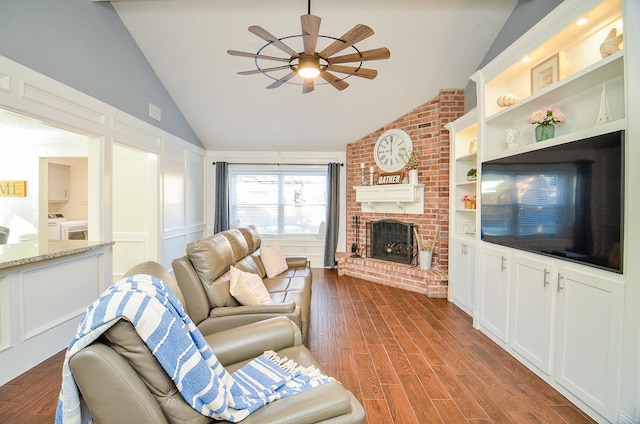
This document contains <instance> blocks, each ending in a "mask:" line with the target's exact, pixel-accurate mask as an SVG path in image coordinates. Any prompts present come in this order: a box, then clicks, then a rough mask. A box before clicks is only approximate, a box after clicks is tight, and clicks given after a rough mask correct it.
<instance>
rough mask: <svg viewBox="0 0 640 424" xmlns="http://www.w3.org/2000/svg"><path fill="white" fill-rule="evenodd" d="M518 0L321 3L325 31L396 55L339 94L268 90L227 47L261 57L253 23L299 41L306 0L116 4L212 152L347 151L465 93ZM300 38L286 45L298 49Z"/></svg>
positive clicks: (290, 87) (317, 11)
mask: <svg viewBox="0 0 640 424" xmlns="http://www.w3.org/2000/svg"><path fill="white" fill-rule="evenodd" d="M516 3H517V0H394V1H390V0H349V1H346V0H322V1H314V2H312V4H311V13H312V14H314V15H317V16H320V17H321V18H322V23H321V26H320V34H321V35H325V36H332V37H340V36H341V35H343V34H344V33H345V32H347V31H348V30H349V29H351V28H352V27H353V26H354V25H356V24H359V23H361V24H365V25H368V26H370V27H371V28H372V29H373V30H374V31H375V35H373V36H372V37H370V38H368V39H366V40H364V41H362V42H360V43H357V44H356V47H358V49H359V50H369V49H373V48H378V47H387V48H388V49H389V50H390V51H391V58H390V59H388V60H381V61H369V62H365V64H364V67H367V68H373V69H377V70H378V72H379V73H378V76H377V78H376V79H374V80H367V79H363V78H356V77H350V78H348V79H347V80H346V81H347V82H348V83H349V84H350V86H349V87H348V88H347V89H345V90H343V91H338V90H336V89H335V88H333V87H332V86H330V85H328V84H323V85H320V84H317V85H316V88H315V90H314V91H313V92H311V93H308V94H302V87H301V86H300V85H294V84H284V85H283V86H281V87H279V88H277V89H270V90H267V89H266V88H265V87H266V86H267V85H269V84H270V83H271V82H273V80H271V79H269V78H268V77H267V76H265V75H263V74H257V75H249V76H243V75H238V74H237V72H239V71H246V70H251V69H255V63H254V61H253V59H251V58H243V57H235V56H230V55H228V54H227V53H226V51H227V50H228V49H232V50H240V51H245V52H251V53H255V52H257V51H258V50H259V49H260V48H261V47H262V46H263V45H265V44H266V42H265V41H264V40H262V39H260V38H259V37H257V36H256V35H254V34H252V33H250V32H249V31H248V30H247V28H248V27H249V26H251V25H258V26H261V27H262V28H264V29H265V30H267V31H269V32H270V33H272V34H273V35H274V36H276V37H278V38H282V37H285V36H289V35H297V34H300V15H303V14H306V13H307V2H306V1H304V0H296V1H294V0H270V1H265V0H146V1H140V0H130V1H126V0H124V1H123V0H120V1H112V4H113V6H114V8H115V10H116V11H117V13H118V15H119V16H120V18H121V19H122V21H123V22H124V24H125V25H126V27H127V28H128V30H129V32H130V33H131V35H132V36H133V38H134V39H135V41H136V42H137V43H138V45H139V46H140V49H141V50H142V52H143V53H144V55H145V56H146V58H147V60H148V61H149V62H150V64H151V66H152V67H153V68H154V70H155V72H156V73H157V75H158V76H159V78H160V80H161V81H162V82H163V84H164V85H165V87H166V88H167V90H168V91H169V93H170V94H171V96H172V97H173V99H174V101H175V102H176V104H177V105H178V107H179V108H180V110H181V111H182V113H183V114H184V116H185V118H186V120H187V121H188V123H189V124H190V125H191V127H192V128H193V130H194V131H195V133H196V135H197V136H198V138H199V139H200V141H201V142H202V143H203V145H204V146H205V148H206V149H207V150H213V151H216V150H218V151H222V150H227V151H246V150H259V151H344V150H345V146H346V144H347V143H349V142H352V141H356V140H358V139H360V138H362V137H364V136H366V135H367V134H369V133H371V132H373V131H376V130H377V129H379V128H380V127H382V126H384V125H386V124H388V123H390V122H392V121H394V120H395V119H397V118H399V117H400V116H402V115H404V114H405V113H407V112H409V111H411V110H412V109H414V108H415V107H417V106H419V105H421V104H423V103H425V102H427V101H429V100H430V99H432V98H433V97H434V96H435V95H437V93H438V91H439V90H440V89H443V88H464V87H465V86H466V85H467V82H468V78H469V75H471V74H472V73H473V72H474V71H475V70H476V68H477V66H478V64H479V63H480V61H481V60H482V59H483V57H484V56H485V53H486V52H487V50H488V48H489V46H490V45H491V43H492V42H493V40H494V39H495V37H496V35H497V34H498V32H499V31H500V29H501V28H502V26H503V24H504V22H505V21H506V20H507V18H508V17H509V15H510V13H511V11H512V10H513V8H514V6H515V4H516ZM297 40H300V39H299V38H296V39H292V40H287V41H286V42H287V43H289V44H291V47H292V48H293V49H294V50H296V51H301V50H302V45H301V44H300V45H299V46H298V45H297V43H298V41H297ZM321 42H322V40H321ZM319 46H320V42H319ZM270 48H272V47H270ZM351 52H352V51H348V50H347V51H344V52H343V53H341V54H344V53H351ZM272 53H273V55H278V56H280V57H285V56H286V55H285V54H284V53H282V54H281V53H280V51H279V50H275V49H274V50H272V51H271V53H269V54H272ZM277 65H281V63H279V62H271V63H264V64H261V66H277ZM283 72H286V71H283ZM274 75H277V74H274ZM280 75H284V74H282V73H281V74H280ZM339 75H340V76H343V74H339ZM296 78H297V77H296ZM291 81H292V82H294V83H295V82H299V80H296V79H294V80H291ZM318 82H323V80H321V79H319V80H318Z"/></svg>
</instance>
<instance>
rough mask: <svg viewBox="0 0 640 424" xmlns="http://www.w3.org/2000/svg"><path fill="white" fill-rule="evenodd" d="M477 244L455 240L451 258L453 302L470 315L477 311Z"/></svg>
mask: <svg viewBox="0 0 640 424" xmlns="http://www.w3.org/2000/svg"><path fill="white" fill-rule="evenodd" d="M475 262H476V261H475V244H474V243H473V242H470V241H468V240H462V239H457V238H455V239H453V244H452V251H451V257H450V259H449V263H450V269H451V280H450V281H449V290H451V300H452V301H453V303H455V304H456V305H458V306H459V307H460V308H462V309H463V310H464V311H465V312H466V313H468V314H469V315H473V313H474V311H475V278H476V270H475Z"/></svg>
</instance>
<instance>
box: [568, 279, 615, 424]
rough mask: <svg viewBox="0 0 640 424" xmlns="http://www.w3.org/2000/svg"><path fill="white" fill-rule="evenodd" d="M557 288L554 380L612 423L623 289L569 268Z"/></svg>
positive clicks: (612, 283) (613, 282)
mask: <svg viewBox="0 0 640 424" xmlns="http://www.w3.org/2000/svg"><path fill="white" fill-rule="evenodd" d="M558 284H559V286H558V288H559V289H558V336H557V337H558V341H557V347H556V349H557V351H556V372H555V378H556V380H557V381H558V383H560V384H561V385H562V386H564V387H565V388H567V389H568V390H569V391H571V393H573V394H574V395H576V396H577V397H578V398H580V399H582V400H583V401H584V402H585V403H587V404H588V405H589V406H590V407H592V408H593V409H594V410H595V411H597V412H598V413H600V414H602V415H603V416H604V417H606V418H607V419H609V420H611V422H615V421H616V401H617V387H618V367H619V364H620V351H621V346H620V344H621V341H620V338H621V334H622V313H623V306H624V286H623V284H621V283H618V282H616V281H613V280H608V279H605V278H603V277H599V276H595V275H593V273H586V272H581V271H578V270H576V269H573V268H569V267H567V268H560V269H559V270H558Z"/></svg>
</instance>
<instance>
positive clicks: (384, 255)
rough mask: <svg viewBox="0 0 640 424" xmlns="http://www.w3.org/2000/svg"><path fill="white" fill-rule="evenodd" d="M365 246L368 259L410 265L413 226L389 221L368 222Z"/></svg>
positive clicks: (411, 259) (412, 249) (411, 260)
mask: <svg viewBox="0 0 640 424" xmlns="http://www.w3.org/2000/svg"><path fill="white" fill-rule="evenodd" d="M366 246H367V256H368V257H370V258H374V259H381V260H384V261H391V262H398V263H402V264H412V263H413V259H414V252H415V249H414V247H413V224H408V223H406V222H401V221H396V220H390V219H383V220H379V221H372V222H368V223H367V245H366Z"/></svg>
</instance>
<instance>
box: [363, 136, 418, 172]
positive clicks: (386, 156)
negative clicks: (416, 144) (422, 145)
mask: <svg viewBox="0 0 640 424" xmlns="http://www.w3.org/2000/svg"><path fill="white" fill-rule="evenodd" d="M412 150H413V143H412V142H411V137H409V134H407V133H406V132H404V131H402V130H399V129H392V130H388V131H385V132H384V133H383V134H382V135H381V136H380V138H378V141H376V145H375V147H374V149H373V158H374V159H375V161H376V164H377V165H378V167H379V168H380V169H382V170H383V171H385V172H395V171H399V170H401V169H402V168H404V167H405V166H406V165H407V162H408V161H409V157H410V156H411V151H412Z"/></svg>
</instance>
